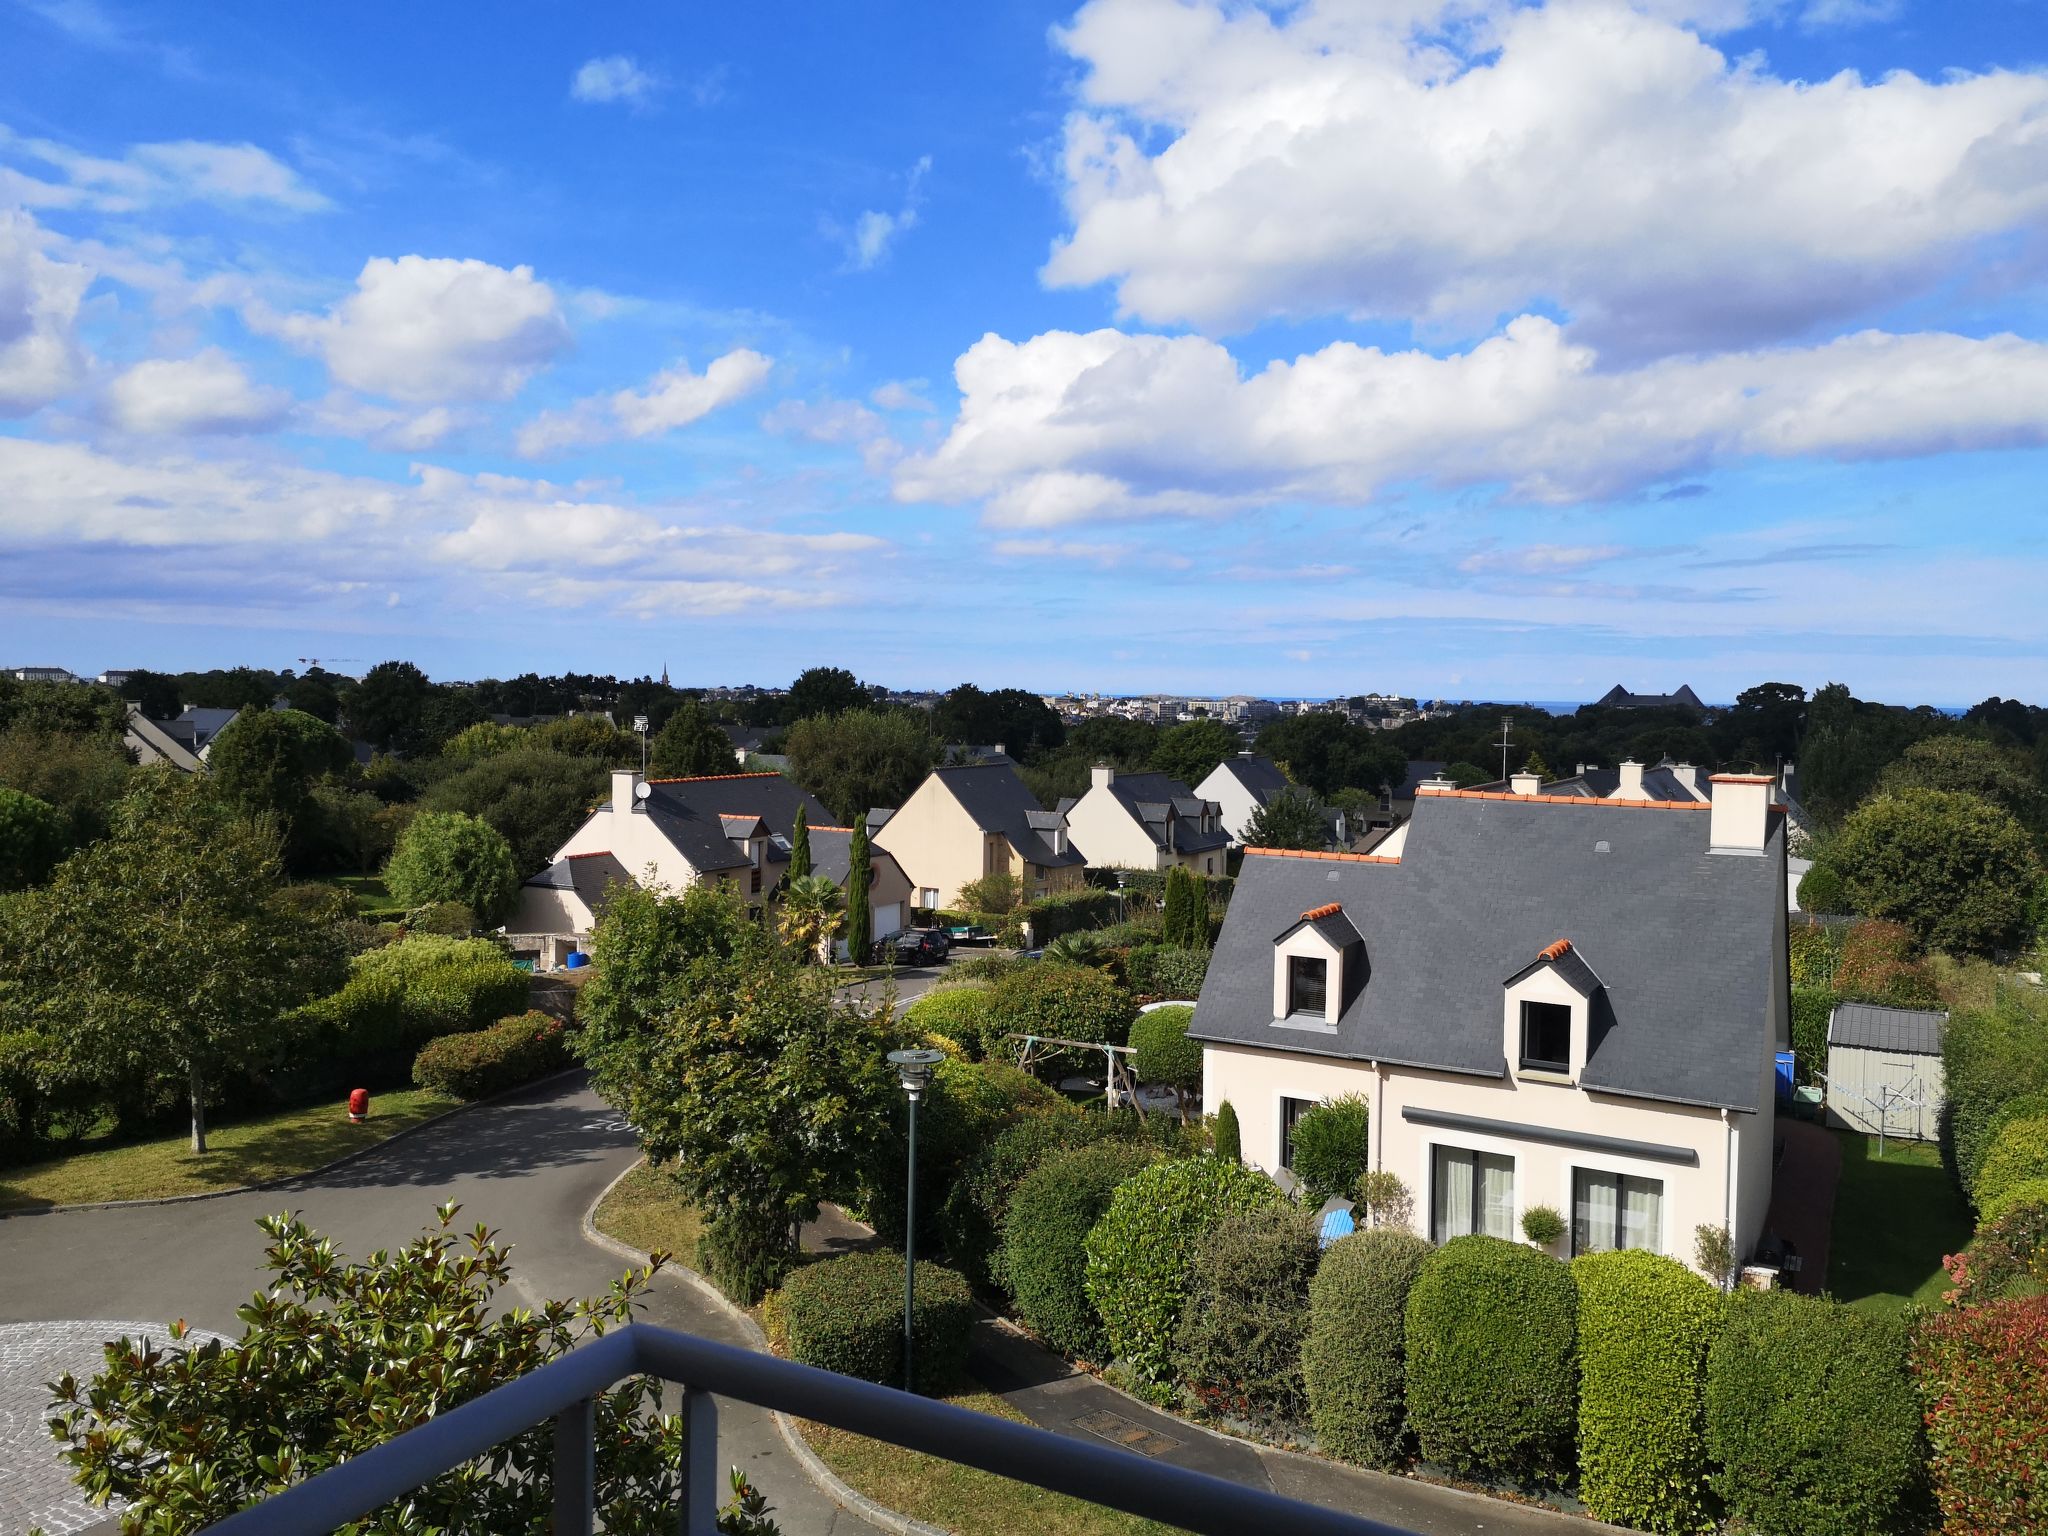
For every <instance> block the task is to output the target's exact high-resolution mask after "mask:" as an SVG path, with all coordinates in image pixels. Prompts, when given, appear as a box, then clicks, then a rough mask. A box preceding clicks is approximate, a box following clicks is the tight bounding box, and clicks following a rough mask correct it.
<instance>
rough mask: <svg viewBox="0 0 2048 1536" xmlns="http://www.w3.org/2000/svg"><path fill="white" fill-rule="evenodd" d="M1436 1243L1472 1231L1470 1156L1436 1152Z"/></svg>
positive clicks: (1442, 1149)
mask: <svg viewBox="0 0 2048 1536" xmlns="http://www.w3.org/2000/svg"><path fill="white" fill-rule="evenodd" d="M1435 1226H1436V1240H1437V1241H1438V1242H1440V1243H1447V1242H1449V1241H1450V1240H1451V1239H1452V1238H1454V1237H1464V1236H1465V1235H1466V1234H1467V1233H1469V1232H1470V1231H1471V1230H1472V1154H1471V1153H1469V1152H1459V1151H1457V1150H1456V1149H1454V1148H1451V1147H1438V1148H1437V1149H1436V1222H1435Z"/></svg>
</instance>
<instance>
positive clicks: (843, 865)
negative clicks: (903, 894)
mask: <svg viewBox="0 0 2048 1536" xmlns="http://www.w3.org/2000/svg"><path fill="white" fill-rule="evenodd" d="M852 844H853V831H852V829H851V828H848V829H846V830H844V831H842V830H841V829H839V828H838V827H813V828H811V873H812V874H814V875H825V876H827V877H829V878H830V879H831V880H832V882H833V883H834V884H835V885H841V886H843V885H845V884H846V877H847V875H848V874H849V873H850V872H851V871H852V869H853V860H852V859H851V858H850V857H849V856H848V855H849V853H850V851H851V848H852ZM868 852H869V854H871V855H872V856H873V858H874V860H875V862H876V863H878V864H879V863H884V862H887V863H890V864H894V863H895V862H896V859H895V857H894V855H892V854H891V853H890V852H889V850H888V849H886V848H877V847H876V846H875V845H874V844H873V843H870V844H868ZM897 873H898V874H899V875H901V874H902V869H901V867H900V866H899V867H898V869H897ZM903 883H904V884H905V885H908V884H909V883H910V881H909V879H908V877H905V878H904V881H903Z"/></svg>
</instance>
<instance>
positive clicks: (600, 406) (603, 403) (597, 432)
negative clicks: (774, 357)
mask: <svg viewBox="0 0 2048 1536" xmlns="http://www.w3.org/2000/svg"><path fill="white" fill-rule="evenodd" d="M774 366H775V365H774V363H773V362H772V361H771V360H770V359H769V358H766V357H763V356H762V355H761V354H760V353H759V352H756V351H753V350H752V349H751V348H748V347H738V348H735V349H734V350H733V351H731V352H728V353H726V354H725V355H724V356H722V357H717V358H714V359H712V361H711V364H710V366H709V367H707V368H706V369H705V370H704V371H703V372H702V373H692V372H691V371H690V366H689V364H687V363H677V364H676V366H675V367H673V368H667V369H663V370H662V371H661V372H660V373H657V374H656V375H655V376H654V377H653V378H652V379H650V380H648V382H647V386H646V388H644V389H638V390H633V389H622V390H619V391H618V392H616V393H615V394H610V395H594V396H592V397H591V398H589V399H587V400H581V401H578V402H577V403H576V404H575V405H573V406H571V407H570V408H569V409H568V410H566V411H547V412H543V413H542V414H541V415H539V416H537V417H535V418H534V419H533V420H532V421H530V422H528V423H527V424H526V425H525V426H524V427H522V428H521V429H520V431H519V439H518V447H519V452H520V453H521V454H522V455H524V456H525V457H527V458H530V459H537V458H545V457H547V456H548V455H549V454H553V453H561V452H564V451H566V450H568V449H571V448H581V447H585V446H588V445H589V444H592V443H602V442H609V441H611V440H613V439H615V438H620V437H659V436H661V435H662V434H663V433H667V432H673V431H674V430H675V429H676V428H678V427H686V426H688V425H689V424H690V423H691V422H693V421H697V420H699V419H700V418H702V417H705V416H708V415H710V414H711V413H712V412H713V411H715V410H717V409H718V408H719V407H720V406H723V405H730V404H731V403H732V402H733V401H735V400H739V399H743V398H745V397H746V396H747V395H750V394H752V393H753V392H754V391H755V390H757V389H759V388H760V387H761V386H762V385H763V384H765V383H766V382H767V381H768V374H769V372H770V370H771V369H773V367H774Z"/></svg>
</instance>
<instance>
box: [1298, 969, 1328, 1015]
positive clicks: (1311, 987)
mask: <svg viewBox="0 0 2048 1536" xmlns="http://www.w3.org/2000/svg"><path fill="white" fill-rule="evenodd" d="M1329 1003H1330V962H1329V961H1327V960H1323V959H1318V958H1317V957H1316V956H1314V955H1289V956H1288V957H1287V1011H1288V1012H1289V1013H1314V1014H1321V1013H1323V1012H1325V1011H1326V1010H1327V1009H1328V1008H1329Z"/></svg>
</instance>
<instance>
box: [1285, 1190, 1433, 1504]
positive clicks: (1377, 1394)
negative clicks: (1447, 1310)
mask: <svg viewBox="0 0 2048 1536" xmlns="http://www.w3.org/2000/svg"><path fill="white" fill-rule="evenodd" d="M1429 1252H1430V1248H1429V1244H1428V1243H1427V1242H1425V1241H1424V1240H1423V1239H1422V1238H1420V1237H1417V1236H1416V1235H1415V1234H1414V1233H1413V1232H1396V1231H1391V1230H1387V1229H1376V1230H1374V1231H1370V1232H1358V1233H1354V1234H1353V1235H1352V1236H1350V1237H1347V1238H1343V1239H1341V1240H1339V1241H1338V1242H1335V1243H1333V1244H1331V1245H1330V1249H1329V1251H1328V1252H1327V1253H1325V1254H1324V1255H1323V1262H1322V1265H1321V1266H1320V1267H1319V1268H1318V1269H1317V1270H1316V1275H1315V1279H1313V1280H1311V1281H1310V1282H1309V1287H1308V1337H1307V1339H1306V1340H1305V1341H1304V1342H1303V1344H1302V1351H1301V1375H1302V1383H1303V1385H1304V1386H1305V1387H1306V1388H1307V1391H1308V1407H1309V1422H1310V1423H1311V1424H1312V1425H1313V1426H1314V1428H1315V1432H1316V1444H1317V1445H1318V1446H1320V1447H1321V1448H1322V1449H1323V1450H1324V1451H1326V1452H1328V1453H1329V1454H1330V1455H1332V1456H1337V1457H1341V1458H1342V1459H1344V1460H1345V1461H1355V1462H1360V1463H1362V1464H1364V1465H1365V1466H1368V1467H1387V1468H1392V1467H1397V1466H1399V1465H1400V1464H1401V1462H1402V1461H1403V1460H1404V1459H1405V1451H1406V1440H1407V1436H1406V1434H1405V1433H1404V1432H1403V1428H1402V1402H1403V1397H1404V1392H1403V1388H1404V1384H1405V1383H1404V1378H1405V1372H1406V1358H1407V1356H1406V1351H1405V1349H1404V1348H1403V1340H1404V1338H1405V1336H1406V1333H1407V1326H1406V1323H1407V1310H1408V1291H1409V1288H1410V1287H1411V1286H1413V1285H1414V1283H1415V1276H1416V1275H1417V1274H1418V1273H1419V1272H1420V1271H1421V1269H1422V1261H1423V1260H1424V1259H1425V1258H1427V1257H1428V1256H1429Z"/></svg>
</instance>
